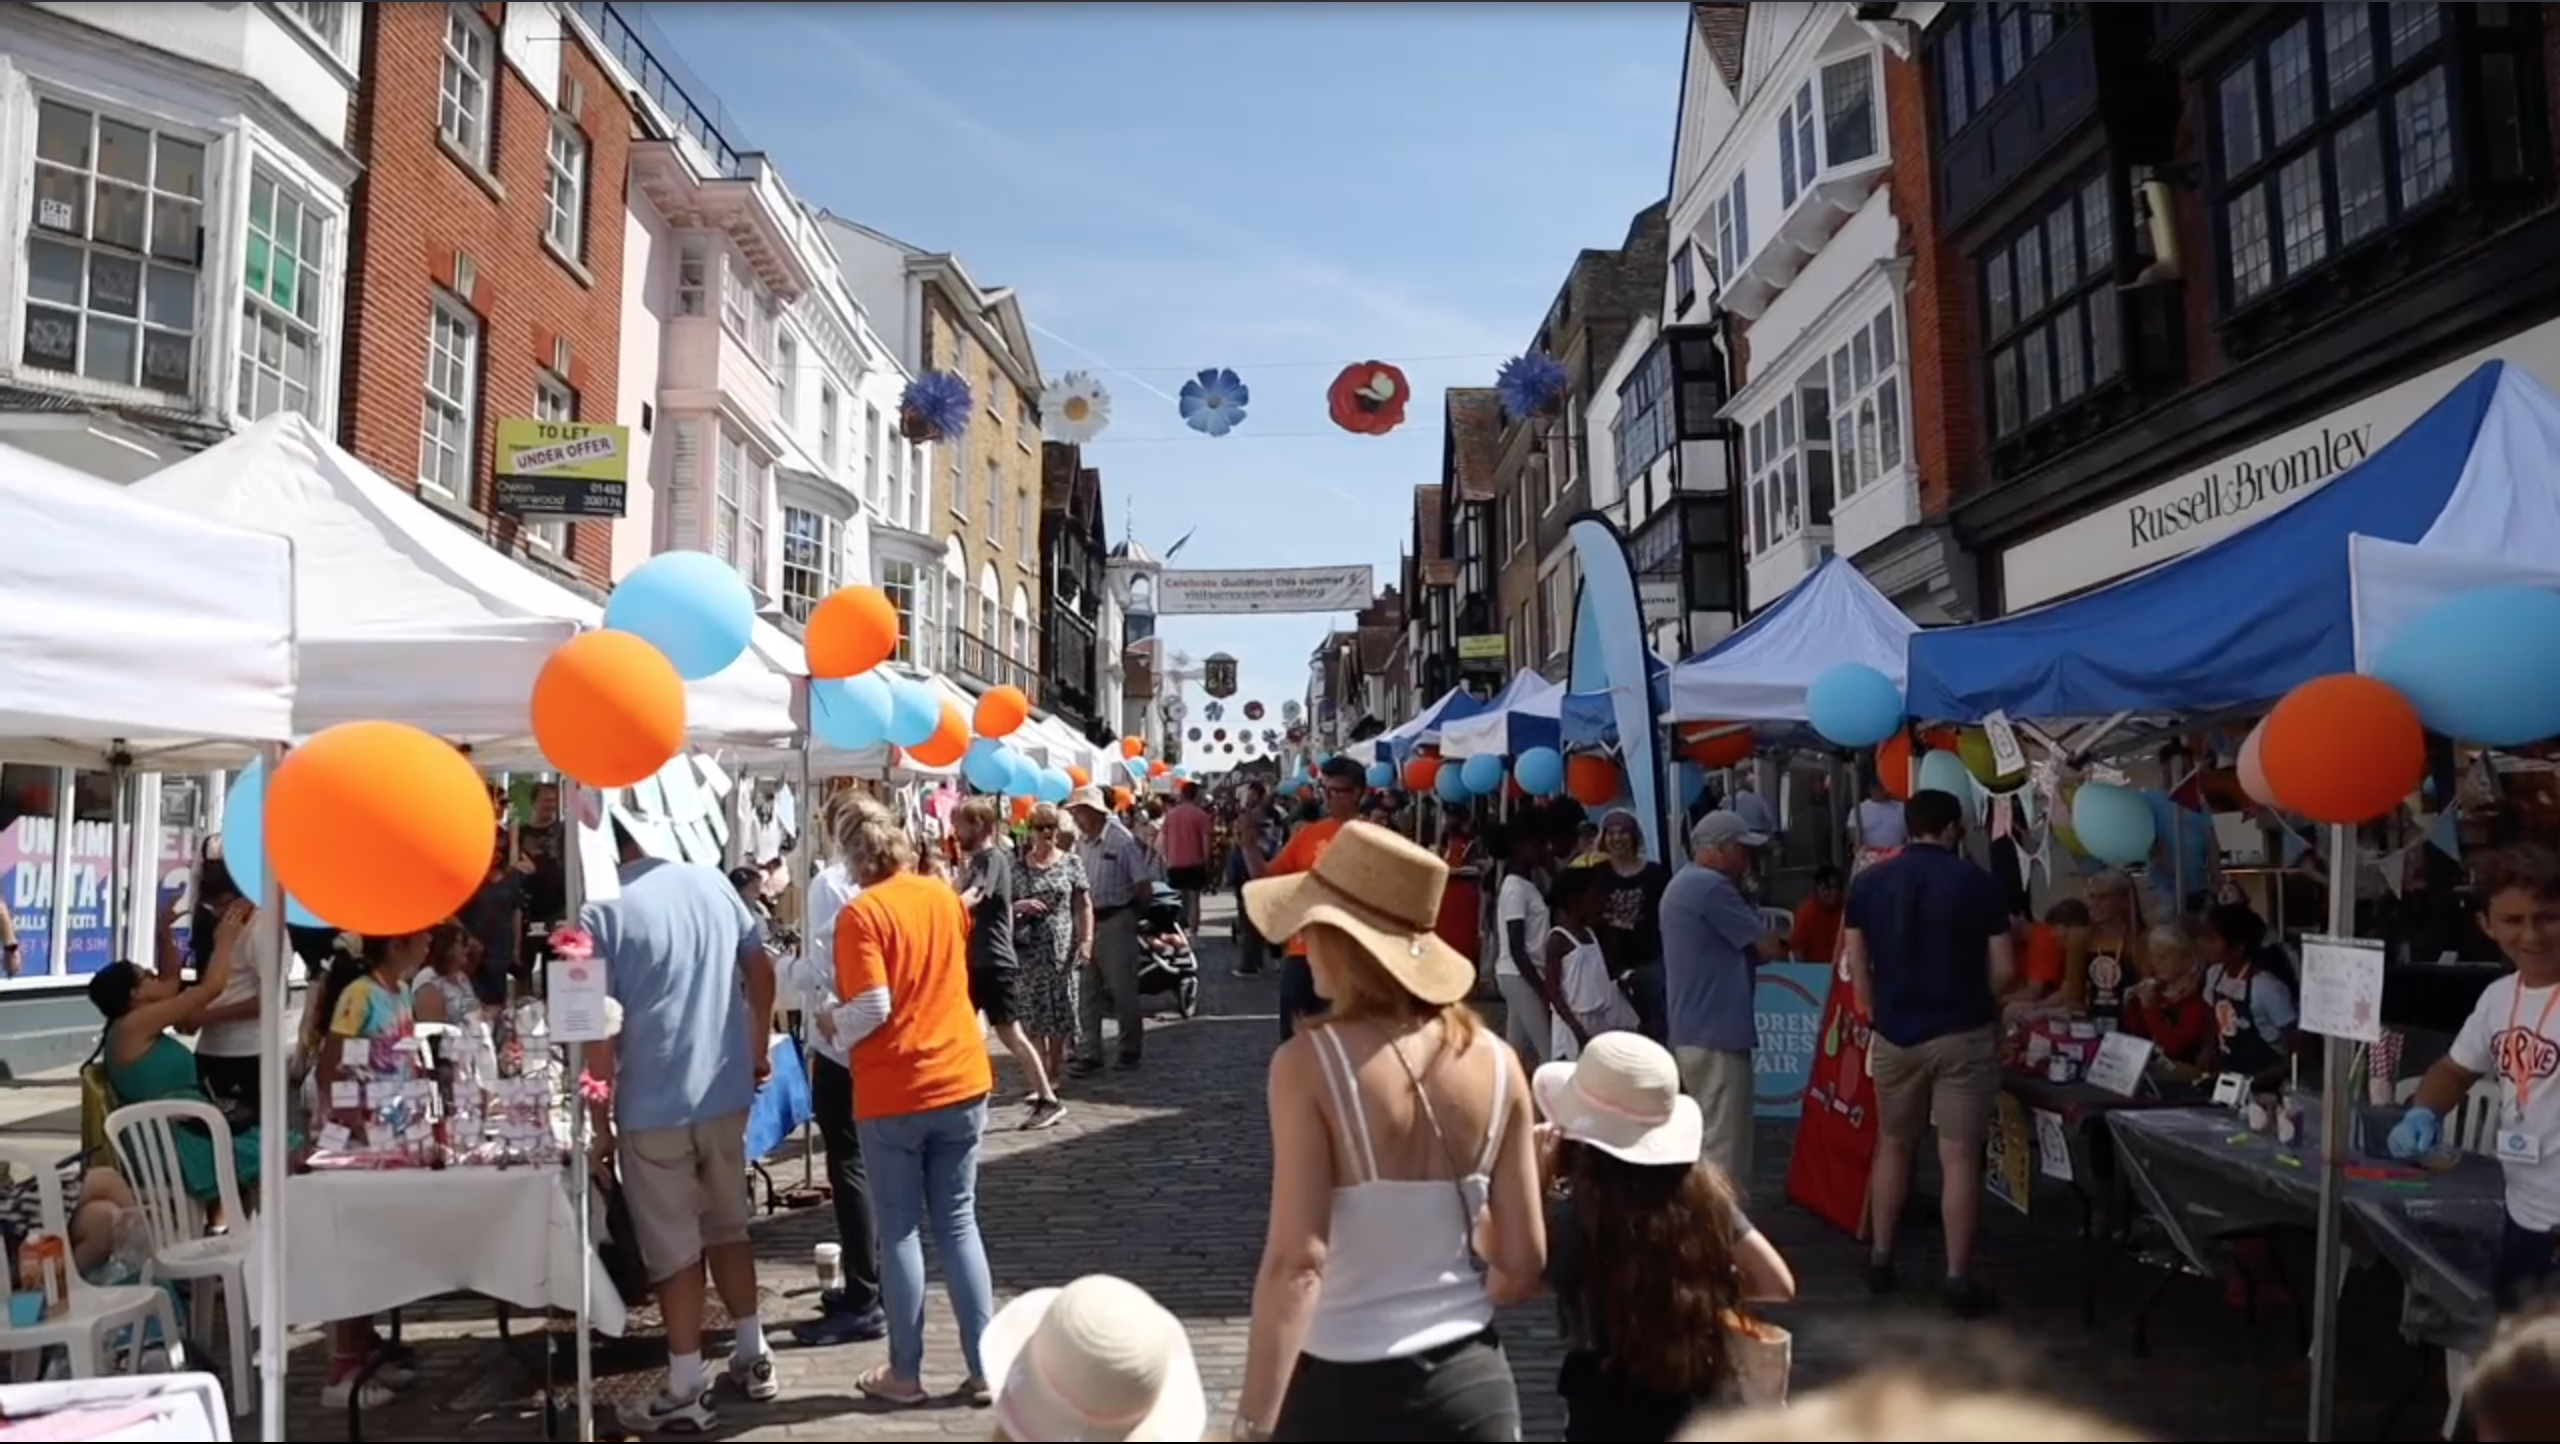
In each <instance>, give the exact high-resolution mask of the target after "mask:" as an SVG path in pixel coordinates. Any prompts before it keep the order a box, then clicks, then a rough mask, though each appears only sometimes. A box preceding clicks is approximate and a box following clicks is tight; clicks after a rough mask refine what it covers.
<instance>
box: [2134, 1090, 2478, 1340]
mask: <svg viewBox="0 0 2560 1444" xmlns="http://www.w3.org/2000/svg"><path fill="white" fill-rule="evenodd" d="M2398 1114H2399V1110H2397V1109H2388V1108H2363V1109H2359V1110H2358V1115H2357V1118H2356V1121H2355V1131H2356V1132H2358V1133H2359V1134H2361V1136H2362V1138H2363V1139H2364V1140H2366V1141H2367V1142H2368V1143H2369V1145H2370V1147H2369V1148H2368V1150H2367V1151H2368V1152H2378V1151H2379V1144H2380V1142H2381V1140H2382V1139H2383V1138H2384V1137H2385V1136H2386V1135H2387V1134H2388V1133H2389V1131H2390V1129H2391V1125H2392V1124H2393V1123H2394V1122H2395V1121H2396V1120H2397V1117H2398ZM2107 1123H2108V1126H2109V1128H2110V1129H2111V1130H2112V1131H2113V1132H2114V1134H2115V1143H2116V1153H2117V1157H2118V1159H2119V1161H2120V1162H2121V1163H2122V1165H2123V1169H2124V1173H2125V1177H2126V1179H2127V1181H2128V1182H2129V1183H2130V1184H2131V1185H2132V1187H2133V1189H2134V1191H2135V1194H2136V1196H2137V1197H2138V1198H2139V1199H2140V1200H2141V1202H2142V1204H2143V1207H2144V1208H2145V1209H2147V1210H2148V1211H2149V1212H2150V1213H2151V1214H2152V1216H2154V1217H2155V1218H2157V1219H2158V1220H2159V1222H2160V1224H2161V1226H2162V1227H2163V1228H2164V1229H2166V1230H2167V1232H2168V1234H2169V1237H2170V1240H2171V1241H2172V1242H2173V1243H2174V1244H2175V1245H2176V1247H2177V1249H2178V1252H2179V1253H2180V1254H2181V1255H2183V1256H2184V1257H2185V1259H2186V1260H2187V1262H2188V1263H2189V1264H2191V1265H2193V1266H2194V1268H2195V1269H2196V1270H2197V1271H2199V1272H2201V1273H2204V1274H2207V1275H2211V1274H2213V1273H2214V1272H2216V1270H2217V1268H2218V1267H2219V1265H2220V1263H2221V1261H2222V1260H2221V1257H2220V1250H2219V1244H2220V1242H2221V1241H2222V1240H2226V1239H2229V1238H2232V1237H2234V1236H2237V1235H2244V1234H2250V1233H2259V1232H2264V1231H2266V1230H2270V1229H2299V1230H2303V1231H2308V1230H2310V1229H2311V1227H2312V1225H2313V1222H2314V1218H2315V1214H2316V1211H2317V1209H2318V1207H2319V1201H2320V1172H2321V1168H2322V1161H2321V1153H2320V1149H2319V1146H2318V1143H2317V1140H2316V1139H2313V1140H2305V1141H2303V1142H2302V1143H2300V1144H2297V1145H2291V1146H2288V1145H2286V1144H2283V1143H2280V1142H2278V1141H2277V1140H2276V1139H2275V1138H2272V1137H2269V1136H2268V1135H2266V1134H2262V1133H2254V1132H2251V1131H2250V1130H2249V1129H2248V1128H2247V1127H2246V1126H2245V1125H2244V1124H2243V1123H2242V1121H2241V1120H2240V1118H2239V1116H2238V1115H2237V1114H2235V1113H2233V1112H2232V1111H2231V1110H2230V1109H2227V1108H2187V1109H2175V1110H2162V1111H2156V1112H2144V1113H2121V1112H2120V1113H2115V1114H2111V1115H2109V1116H2108V1119H2107ZM2345 1173H2346V1178H2345V1180H2344V1182H2345V1185H2346V1197H2345V1209H2344V1218H2345V1221H2346V1225H2347V1231H2348V1238H2349V1242H2350V1243H2351V1245H2352V1246H2354V1247H2355V1248H2356V1249H2357V1250H2358V1251H2359V1252H2361V1253H2364V1254H2366V1255H2368V1256H2370V1257H2372V1258H2375V1259H2378V1260H2379V1261H2381V1262H2382V1263H2383V1264H2385V1265H2386V1266H2388V1267H2389V1268H2390V1269H2391V1270H2392V1271H2393V1272H2394V1273H2396V1274H2397V1275H2399V1277H2400V1281H2401V1284H2402V1306H2401V1320H2400V1327H2401V1333H2402V1334H2403V1335H2404V1336H2405V1337H2407V1338H2409V1339H2410V1340H2411V1341H2413V1342H2416V1343H2420V1344H2430V1345H2434V1346H2436V1347H2439V1348H2449V1349H2454V1350H2459V1351H2464V1352H2476V1351H2477V1350H2478V1349H2479V1347H2480V1346H2481V1344H2482V1343H2483V1341H2485V1340H2486V1339H2487V1337H2488V1335H2489V1332H2490V1330H2491V1329H2492V1328H2493V1327H2494V1326H2495V1324H2496V1322H2497V1305H2496V1302H2495V1301H2494V1299H2493V1298H2492V1297H2491V1293H2490V1285H2489V1278H2490V1267H2491V1262H2492V1260H2493V1259H2494V1258H2495V1257H2496V1253H2497V1247H2498V1232H2499V1227H2500V1224H2501V1222H2502V1221H2503V1220H2504V1219H2505V1217H2506V1180H2505V1176H2504V1174H2503V1172H2502V1170H2501V1169H2500V1168H2499V1166H2498V1164H2497V1163H2496V1161H2495V1160H2493V1159H2489V1158H2486V1157H2482V1156H2480V1155H2478V1154H2463V1155H2461V1156H2460V1157H2459V1158H2458V1159H2456V1160H2455V1162H2454V1164H2453V1166H2452V1167H2451V1168H2448V1169H2444V1170H2442V1171H2436V1170H2431V1169H2423V1168H2417V1167H2413V1166H2411V1165H2408V1164H2403V1163H2397V1162H2393V1161H2391V1160H2388V1159H2382V1158H2367V1157H2364V1156H2361V1155H2360V1156H2357V1157H2356V1158H2355V1159H2354V1160H2353V1161H2351V1162H2350V1163H2349V1164H2348V1165H2347V1167H2346V1169H2345Z"/></svg>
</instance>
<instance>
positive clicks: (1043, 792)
mask: <svg viewBox="0 0 2560 1444" xmlns="http://www.w3.org/2000/svg"><path fill="white" fill-rule="evenodd" d="M1075 790H1076V780H1075V779H1074V778H1072V777H1069V776H1068V775H1067V774H1066V772H1065V771H1064V770H1063V769H1061V768H1056V767H1044V768H1042V769H1041V770H1040V785H1039V786H1038V787H1036V788H1034V789H1033V790H1032V794H1031V795H1032V796H1034V797H1037V798H1039V799H1040V800H1041V801H1042V802H1045V803H1048V804H1049V805H1050V806H1052V807H1054V806H1056V805H1058V804H1059V803H1061V802H1064V801H1066V800H1067V798H1068V797H1070V796H1072V795H1073V794H1074V792H1075Z"/></svg>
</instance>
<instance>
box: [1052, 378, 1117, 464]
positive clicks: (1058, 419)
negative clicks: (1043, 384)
mask: <svg viewBox="0 0 2560 1444" xmlns="http://www.w3.org/2000/svg"><path fill="white" fill-rule="evenodd" d="M1040 421H1041V430H1042V431H1044V432H1046V433H1047V434H1048V437H1049V439H1050V440H1051V441H1063V442H1065V443H1067V444H1068V445H1070V446H1082V445H1083V444H1084V443H1086V442H1088V441H1091V440H1093V439H1094V438H1095V437H1097V436H1100V435H1101V434H1102V431H1103V428H1104V427H1107V426H1109V425H1110V424H1111V393H1110V392H1108V391H1105V390H1103V389H1102V383H1101V382H1100V381H1098V380H1096V379H1094V375H1093V373H1092V372H1090V371H1070V372H1068V373H1067V374H1066V375H1064V376H1061V377H1059V378H1058V379H1057V380H1055V381H1052V382H1050V383H1049V388H1048V389H1047V390H1046V391H1043V392H1042V393H1040Z"/></svg>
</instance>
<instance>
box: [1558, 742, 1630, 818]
mask: <svg viewBox="0 0 2560 1444" xmlns="http://www.w3.org/2000/svg"><path fill="white" fill-rule="evenodd" d="M1564 790H1565V791H1566V792H1567V793H1569V794H1571V795H1572V797H1573V800H1574V801H1576V802H1579V803H1581V804H1582V805H1583V806H1585V807H1605V806H1607V805H1608V804H1610V803H1612V802H1615V801H1617V800H1618V764H1616V763H1615V762H1612V761H1610V760H1609V759H1608V758H1606V757H1602V756H1599V755H1597V754H1596V753H1590V752H1585V753H1582V754H1581V755H1579V756H1576V757H1568V758H1566V759H1565V764H1564Z"/></svg>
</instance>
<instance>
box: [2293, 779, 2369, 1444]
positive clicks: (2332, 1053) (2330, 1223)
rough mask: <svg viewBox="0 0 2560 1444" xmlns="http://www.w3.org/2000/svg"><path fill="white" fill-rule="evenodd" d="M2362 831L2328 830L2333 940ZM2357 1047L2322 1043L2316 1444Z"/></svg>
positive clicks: (2329, 1396)
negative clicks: (2358, 836) (2350, 1088)
mask: <svg viewBox="0 0 2560 1444" xmlns="http://www.w3.org/2000/svg"><path fill="white" fill-rule="evenodd" d="M2355 845H2356V834H2355V829H2354V828H2351V827H2345V826H2333V827H2331V828H2330V829H2329V928H2328V931H2329V936H2331V937H2333V938H2348V937H2352V936H2354V935H2355V926H2356V871H2355V862H2354V857H2355V854H2354V851H2353V849H2354V847H2355ZM2355 1049H2356V1045H2355V1044H2354V1043H2353V1042H2351V1041H2349V1040H2347V1039H2344V1038H2326V1037H2324V1038H2322V1039H2321V1040H2320V1053H2321V1056H2320V1206H2319V1211H2318V1213H2317V1215H2316V1218H2317V1226H2316V1233H2315V1237H2316V1241H2317V1244H2318V1247H2319V1253H2318V1256H2317V1258H2318V1263H2317V1267H2316V1268H2315V1269H2314V1271H2313V1274H2312V1289H2313V1291H2314V1292H2313V1295H2312V1300H2311V1419H2310V1428H2309V1430H2308V1432H2307V1433H2306V1434H2305V1435H2304V1437H2305V1438H2307V1439H2309V1440H2310V1441H2311V1444H2326V1441H2328V1440H2329V1439H2331V1438H2334V1437H2335V1435H2334V1432H2333V1431H2334V1428H2335V1422H2336V1420H2335V1416H2336V1412H2337V1402H2338V1288H2339V1286H2340V1285H2341V1284H2342V1283H2344V1282H2345V1278H2344V1270H2345V1267H2346V1246H2345V1244H2346V1241H2345V1239H2344V1237H2343V1236H2342V1228H2343V1220H2342V1218H2341V1217H2340V1215H2341V1213H2342V1211H2343V1209H2344V1206H2345V1203H2346V1173H2345V1169H2346V1166H2347V1152H2348V1138H2349V1133H2348V1120H2349V1119H2351V1118H2352V1117H2353V1116H2354V1113H2353V1109H2354V1107H2355V1101H2354V1100H2353V1099H2351V1098H2349V1097H2348V1096H2347V1091H2348V1087H2349V1084H2350V1082H2351V1081H2352V1079H2351V1075H2352V1074H2353V1072H2354V1070H2355Z"/></svg>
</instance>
